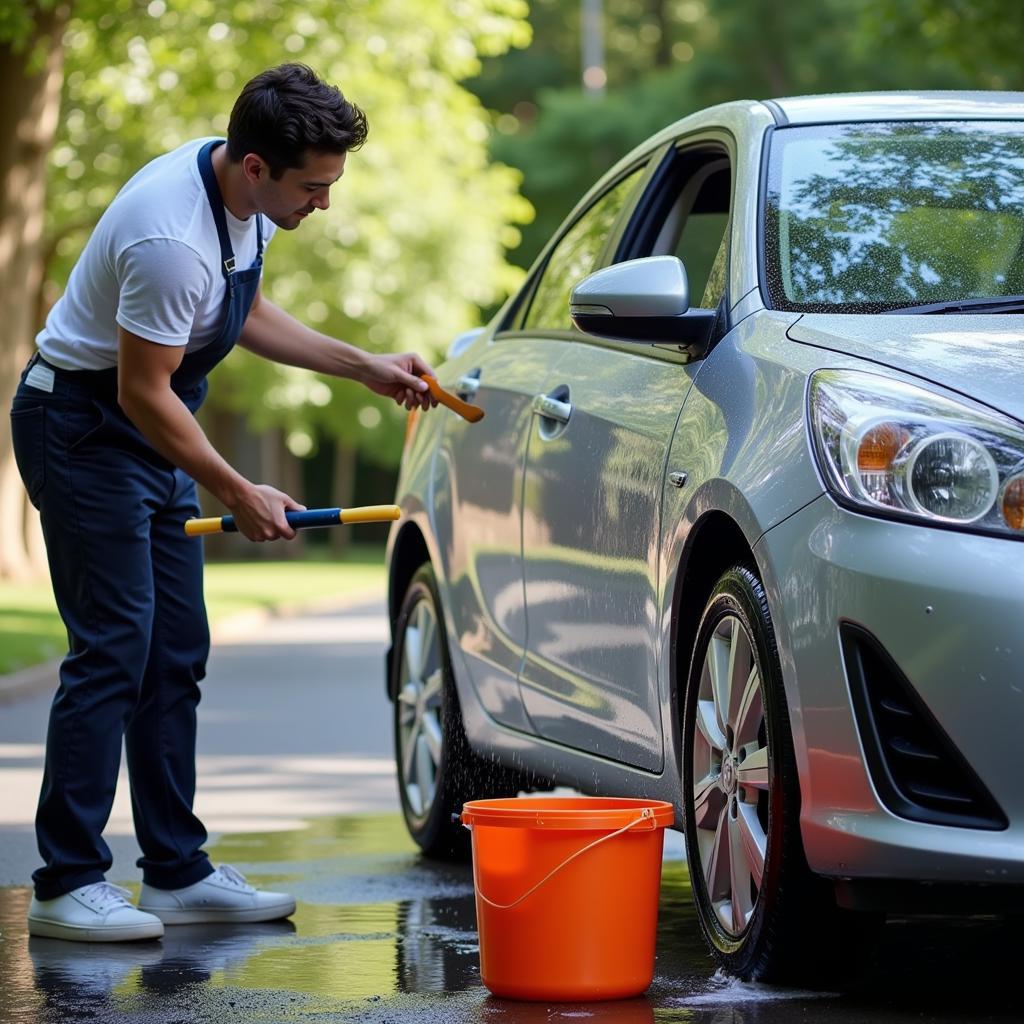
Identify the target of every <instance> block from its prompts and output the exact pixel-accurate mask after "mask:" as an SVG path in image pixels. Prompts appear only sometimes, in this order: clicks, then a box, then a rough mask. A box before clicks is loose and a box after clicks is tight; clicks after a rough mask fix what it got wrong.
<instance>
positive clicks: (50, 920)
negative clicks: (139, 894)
mask: <svg viewBox="0 0 1024 1024" xmlns="http://www.w3.org/2000/svg"><path fill="white" fill-rule="evenodd" d="M130 895H131V893H130V892H129V891H128V890H127V889H122V888H121V887H120V886H117V885H111V884H110V883H109V882H93V883H92V885H83V886H80V887H79V888H78V889H72V891H71V892H66V893H65V894H64V895H63V896H58V897H57V898H56V899H55V900H38V899H36V898H35V897H34V896H33V897H32V902H31V903H30V904H29V908H28V933H29V935H42V936H45V937H46V938H49V939H71V940H72V941H74V942H133V941H135V940H137V939H159V938H160V936H161V935H163V933H164V926H163V924H162V922H161V921H160V919H159V918H158V917H154V916H153V915H152V914H147V913H145V912H144V911H141V910H136V909H135V907H133V906H132V905H131V904H130V903H129V902H128V899H127V897H128V896H130Z"/></svg>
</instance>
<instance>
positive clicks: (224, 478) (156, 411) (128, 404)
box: [117, 327, 303, 540]
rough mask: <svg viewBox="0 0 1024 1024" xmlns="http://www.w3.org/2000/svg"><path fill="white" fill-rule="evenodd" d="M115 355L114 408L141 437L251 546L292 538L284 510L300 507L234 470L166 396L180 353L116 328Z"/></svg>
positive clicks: (177, 401)
mask: <svg viewBox="0 0 1024 1024" xmlns="http://www.w3.org/2000/svg"><path fill="white" fill-rule="evenodd" d="M118 352H119V354H118V374H117V378H118V386H117V400H118V404H119V405H120V406H121V408H122V409H123V410H124V412H125V415H126V416H127V417H128V418H129V419H130V420H131V421H132V422H133V423H134V424H135V426H136V427H138V428H139V431H140V432H141V433H142V435H143V437H145V438H146V440H147V441H149V443H150V444H151V445H152V446H153V447H154V448H155V449H156V450H157V451H158V452H159V453H160V454H161V455H163V456H164V458H166V459H167V460H169V461H170V462H172V463H173V464H174V465H175V466H178V467H179V468H180V469H183V470H184V471H185V472H186V473H188V475H189V476H190V477H192V479H193V480H195V481H196V482H197V483H199V484H202V486H203V487H205V488H206V489H207V490H208V491H209V492H210V493H211V494H212V495H213V496H214V497H215V498H217V499H218V500H219V501H220V502H222V503H223V504H224V505H225V506H226V507H227V508H228V509H229V510H230V511H231V512H232V513H233V514H234V516H235V519H236V521H237V522H238V526H239V529H240V530H241V531H242V533H243V534H245V536H246V537H248V538H249V539H250V540H275V539H277V538H278V537H286V538H291V537H294V536H295V531H294V530H293V529H292V528H291V527H290V526H289V525H288V522H287V520H286V519H285V515H284V513H285V509H300V508H302V507H303V506H302V505H300V504H299V503H298V502H296V501H294V500H293V499H292V498H290V497H289V496H288V495H287V494H284V493H283V492H281V491H278V490H276V489H275V488H273V487H268V486H267V485H265V484H253V483H251V482H250V481H249V480H247V479H246V478H245V477H244V476H242V474H241V473H239V472H238V471H237V470H235V469H233V468H232V467H231V466H230V465H229V464H228V463H227V461H226V460H225V459H224V458H223V457H222V456H221V455H220V454H219V453H218V452H217V451H216V449H215V448H214V447H213V445H212V444H210V441H209V439H208V438H207V436H206V434H204V433H203V430H202V427H200V426H199V424H198V423H197V422H196V420H195V418H194V417H193V415H192V414H191V413H190V412H189V410H188V409H187V408H186V407H185V405H184V403H183V402H182V401H181V399H180V398H179V397H178V396H177V395H176V394H175V393H174V392H173V391H172V390H171V374H172V373H174V371H175V370H176V369H177V368H178V367H179V366H180V365H181V361H182V358H183V357H184V353H185V350H184V347H178V346H171V345H158V344H156V343H154V342H152V341H147V340H146V339H145V338H140V337H139V336H138V335H137V334H132V333H131V332H130V331H126V330H125V329H124V328H123V327H118Z"/></svg>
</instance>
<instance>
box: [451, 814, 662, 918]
mask: <svg viewBox="0 0 1024 1024" xmlns="http://www.w3.org/2000/svg"><path fill="white" fill-rule="evenodd" d="M644 821H650V822H651V825H652V828H651V831H653V829H654V828H656V827H657V826H656V825H655V824H654V813H653V811H651V809H650V808H649V807H645V808H644V809H643V810H642V811H641V812H640V817H639V818H634V819H633V820H632V821H631V822H630V823H629V824H628V825H623V826H622V828H620V829H619V830H618V831H617V832H609V833H608V835H606V836H601V838H600V839H595V840H594V841H593V842H592V843H587V845H586V846H584V847H583V848H582V849H580V850H577V851H576V852H575V853H571V854H570V855H569V856H568V857H566V858H565V860H563V861H562V863H561V864H558V865H556V866H555V867H553V868H552V869H551V870H550V871H549V872H548V873H547V874H546V875H545V876H544V877H543V878H542V879H541V880H540V881H539V882H537V883H536V884H535V885H532V886H531V887H530V888H529V889H527V890H526V892H524V893H523V895H522V896H520V897H519V898H518V899H515V900H513V901H512V902H511V903H495V901H494V900H492V899H488V898H487V897H486V896H485V895H484V894H483V890H482V889H481V888H480V879H479V877H478V875H477V865H476V857H474V858H473V884H474V885H475V886H476V893H477V895H478V896H479V897H480V899H482V900H483V901H484V903H486V904H487V905H488V906H489V907H494V909H495V910H511V909H512V908H513V907H517V906H519V904H520V903H522V902H523V900H525V899H526V898H527V897H528V896H532V895H533V894H534V893H535V892H536V891H537V890H538V889H539V888H540V887H541V886H542V885H544V884H545V883H546V882H548V881H550V879H552V878H553V877H554V876H555V875H557V874H558V872H559V871H561V870H562V868H564V867H568V865H570V864H571V863H572V862H573V861H574V860H575V859H576V858H577V857H582V856H583V854H585V853H587V852H588V851H589V850H593V849H594V847H595V846H600V845H601V844H602V843H607V842H608V841H609V840H611V839H614V838H615V837H616V836H621V835H622V833H623V832H628V831H629V830H630V829H631V828H633V827H634V826H636V825H639V824H640V823H641V822H644ZM471 827H472V826H470V825H467V826H466V828H471Z"/></svg>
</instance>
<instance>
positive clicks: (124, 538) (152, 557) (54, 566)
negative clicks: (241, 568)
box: [11, 142, 263, 900]
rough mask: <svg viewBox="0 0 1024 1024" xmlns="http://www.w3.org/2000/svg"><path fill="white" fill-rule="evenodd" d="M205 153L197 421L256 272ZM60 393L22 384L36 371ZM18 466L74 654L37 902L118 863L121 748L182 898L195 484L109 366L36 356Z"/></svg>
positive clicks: (18, 438)
mask: <svg viewBox="0 0 1024 1024" xmlns="http://www.w3.org/2000/svg"><path fill="white" fill-rule="evenodd" d="M217 145H221V143H219V142H211V143H209V144H207V145H206V146H204V147H203V148H202V149H201V150H200V152H199V157H198V159H199V170H200V173H201V175H202V179H203V184H204V185H205V187H206V194H207V197H208V198H209V202H210V209H211V210H212V212H213V217H214V220H215V222H216V225H217V234H218V235H219V237H220V247H221V257H222V260H223V263H222V267H221V269H222V271H223V273H224V277H225V278H226V280H227V287H228V290H227V298H226V299H225V315H224V323H223V326H222V327H221V329H220V332H219V333H218V334H217V336H216V337H215V338H214V339H213V341H211V342H210V343H209V344H208V345H206V346H204V347H203V348H201V349H198V350H197V351H195V352H191V353H188V354H187V355H186V356H185V357H184V359H183V360H182V362H181V365H180V366H179V367H178V369H177V370H176V371H175V372H174V374H173V376H172V377H171V387H172V388H173V390H174V392H175V393H176V394H177V395H178V396H179V397H180V398H181V400H182V402H184V404H185V405H186V406H187V407H188V408H189V409H190V410H191V411H192V412H193V413H194V412H195V411H196V410H197V409H198V408H199V406H200V404H201V403H202V401H203V399H204V397H205V396H206V388H207V384H206V375H207V373H209V371H210V370H211V369H213V367H214V366H216V365H217V363H219V362H220V361H221V360H222V359H223V358H224V357H225V356H226V355H227V354H228V352H229V351H230V350H231V348H232V346H233V345H234V344H235V342H236V341H237V339H238V336H239V334H240V333H241V330H242V326H243V324H244V323H245V319H246V316H247V315H248V313H249V308H250V306H251V305H252V301H253V298H254V297H255V295H256V290H257V288H258V287H259V280H260V270H261V267H262V264H263V233H262V227H261V224H260V221H261V215H259V214H257V215H256V230H257V239H258V242H257V254H256V259H255V261H254V262H253V264H252V266H251V267H249V268H248V269H247V270H235V269H234V256H233V253H232V250H231V243H230V240H229V237H228V231H227V224H226V222H225V217H224V204H223V201H222V199H221V195H220V189H219V188H218V186H217V179H216V177H215V175H214V173H213V165H212V163H211V160H210V154H211V152H212V150H213V148H214V147H215V146H217ZM37 364H38V365H42V366H44V367H49V368H50V369H51V370H53V373H54V382H53V391H52V392H48V391H45V390H42V389H40V388H37V387H33V386H32V384H30V383H27V382H26V377H27V376H28V372H29V370H30V369H31V367H32V366H34V365H37ZM11 427H12V435H13V443H14V453H15V458H16V459H17V463H18V469H19V471H20V473H21V476H22V479H23V480H24V482H25V486H26V488H27V490H28V494H29V498H30V499H31V501H32V503H33V504H34V505H35V506H36V508H38V509H39V511H40V513H41V519H42V528H43V536H44V539H45V541H46V552H47V558H48V560H49V565H50V576H51V579H52V582H53V590H54V595H55V596H56V599H57V605H58V607H59V609H60V613H61V617H62V618H63V620H64V624H65V625H66V626H67V631H68V654H67V656H66V658H65V659H64V662H63V664H62V665H61V668H60V686H59V688H58V690H57V695H56V697H55V698H54V701H53V706H52V708H51V710H50V724H49V730H48V733H47V738H46V766H45V771H44V775H43V787H42V792H41V794H40V799H39V809H38V812H37V815H36V836H37V839H38V843H39V852H40V854H42V857H43V860H44V862H45V866H44V867H42V868H40V869H39V870H38V871H36V872H35V874H34V875H33V876H32V877H33V880H34V881H35V887H36V895H37V896H38V898H39V899H42V900H46V899H54V898H55V897H57V896H60V895H61V894H63V893H65V892H70V891H71V890H72V889H76V888H78V887H79V886H82V885H88V884H89V883H91V882H98V881H100V880H102V878H103V876H104V873H105V872H106V871H107V870H109V868H110V864H111V855H110V849H109V847H108V846H107V844H106V843H105V842H104V841H103V839H102V835H101V833H102V832H103V829H104V828H105V826H106V823H107V819H108V818H109V817H110V809H111V805H112V803H113V799H114V789H115V786H116V783H117V774H118V769H119V766H120V761H121V739H122V737H124V741H125V749H126V751H127V756H128V773H129V778H130V781H131V797H132V814H133V817H134V820H135V832H136V836H137V837H138V841H139V846H140V848H141V850H142V853H143V856H142V857H141V858H140V860H139V861H138V865H139V867H140V868H142V871H143V878H144V880H145V881H146V882H148V883H149V884H150V885H153V886H156V887H158V888H162V889H176V888H180V887H182V886H186V885H191V884H192V883H194V882H198V881H199V880H200V879H202V878H205V877H206V875H208V874H209V873H210V872H211V871H212V870H213V868H212V866H211V865H210V862H209V860H208V858H207V856H206V854H205V853H204V852H203V850H202V845H203V843H204V842H205V841H206V830H205V829H204V828H203V825H202V822H200V821H199V819H198V818H197V817H196V816H195V815H194V814H193V813H192V801H193V798H194V796H195V784H196V774H195V748H196V706H197V705H198V703H199V696H200V693H199V686H198V683H199V681H200V680H201V679H202V678H203V676H204V675H205V673H206V657H207V654H208V653H209V646H210V636H209V629H208V626H207V622H206V609H205V607H204V604H203V552H202V541H201V540H197V539H195V538H191V537H186V536H185V533H184V530H183V523H184V522H185V520H186V519H189V518H190V517H192V516H196V515H198V514H199V503H198V501H197V498H196V485H195V483H194V482H193V481H192V480H191V479H190V478H189V477H188V476H187V475H186V474H185V473H184V472H182V471H181V470H180V469H177V468H175V467H174V466H173V465H171V463H170V462H168V461H167V460H166V459H164V458H163V457H162V456H161V455H159V454H158V453H157V452H156V451H155V450H154V449H153V447H152V446H151V445H150V444H149V443H148V442H147V441H146V439H145V438H144V437H143V436H142V434H141V433H139V431H138V429H137V428H136V427H135V425H134V424H133V423H132V422H131V421H130V420H129V419H128V418H127V417H126V416H125V414H124V413H123V412H122V411H121V408H120V407H119V405H118V403H117V368H116V367H112V368H110V369H108V370H61V369H57V368H55V367H52V366H49V364H48V363H46V361H45V360H43V359H42V358H41V357H40V356H39V355H38V354H37V355H35V356H33V358H32V360H31V361H30V362H29V366H28V367H26V370H25V373H24V374H23V375H22V378H21V384H20V386H19V388H18V391H17V393H16V395H15V398H14V404H13V406H12V409H11Z"/></svg>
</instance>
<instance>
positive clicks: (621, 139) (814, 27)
mask: <svg viewBox="0 0 1024 1024" xmlns="http://www.w3.org/2000/svg"><path fill="white" fill-rule="evenodd" d="M972 4H973V0H971V4H968V3H966V0H965V2H963V3H958V4H953V5H951V6H952V7H953V8H956V9H959V8H963V9H964V10H965V11H966V9H967V8H968V7H970V6H971V5H972ZM948 6H950V5H948V4H947V3H946V2H945V0H941V2H940V0H910V2H909V3H908V4H902V2H901V0H790V2H789V3H787V4H782V5H780V4H777V3H774V2H772V0H718V2H716V3H714V4H712V3H710V2H708V0H665V2H660V0H605V51H606V68H607V77H608V87H607V90H606V92H605V94H604V96H603V97H600V98H597V97H595V96H593V95H589V94H585V93H584V92H583V90H582V88H581V86H580V61H579V38H578V36H579V19H578V13H579V0H536V2H535V3H534V5H533V6H532V8H531V21H533V24H534V37H533V42H532V44H531V45H530V46H529V47H528V48H526V49H525V50H522V51H518V52H514V53H510V54H508V55H507V56H505V57H502V58H501V59H500V60H493V61H485V62H484V65H483V68H482V72H481V74H480V76H479V77H478V78H476V79H474V80H473V81H472V82H470V87H471V88H473V89H474V90H475V91H476V92H477V94H478V95H479V96H480V97H481V99H482V100H483V102H484V103H485V104H487V105H488V106H489V107H491V108H492V109H493V110H494V111H495V113H496V117H495V123H496V126H497V128H498V132H497V133H496V135H495V137H494V142H493V145H492V149H493V152H494V154H495V156H496V157H497V158H498V159H499V160H501V161H503V162H505V163H507V164H509V165H511V166H513V167H518V168H519V169H521V170H522V172H523V194H524V195H525V196H526V198H527V199H529V200H530V202H531V203H532V204H533V206H534V207H535V209H536V211H537V216H536V219H535V220H534V221H533V222H532V223H531V224H530V225H529V226H528V227H527V228H526V229H525V230H524V232H523V241H522V244H521V245H520V247H519V248H518V249H516V250H514V252H513V253H512V258H513V259H514V260H515V262H517V263H518V264H519V265H520V266H523V267H525V266H528V265H529V264H530V263H531V262H532V261H533V259H534V257H535V256H536V255H537V253H538V251H539V249H540V248H541V246H542V245H543V244H544V242H546V241H547V239H548V238H549V237H550V236H551V234H552V232H553V231H554V230H555V229H556V228H557V226H558V224H559V223H560V222H561V220H562V219H563V218H564V217H565V215H566V214H567V213H568V212H569V210H570V209H571V208H572V206H573V205H574V204H575V202H576V201H577V200H578V199H579V198H580V197H581V196H582V194H583V193H584V192H585V191H586V189H587V188H588V187H589V186H590V185H591V184H593V182H594V181H595V180H596V179H597V178H598V177H599V176H600V174H602V173H603V172H604V171H606V170H607V169H608V168H609V167H610V166H611V165H612V164H613V163H614V162H615V161H616V160H617V159H619V157H621V156H623V155H624V154H625V153H627V152H628V151H629V150H630V149H631V148H633V147H634V146H635V145H637V144H638V143H639V142H641V141H643V139H645V138H646V137H647V136H648V135H650V134H651V133H652V132H654V131H656V130H657V129H659V128H662V127H664V126H666V125H668V124H671V123H672V122H673V121H676V120H678V119H679V118H682V117H685V116H686V115H687V114H690V113H692V112H693V111H695V110H699V109H701V108H703V107H707V106H710V105H712V104H715V103H722V102H726V101H729V100H737V99H761V98H768V97H775V96H787V95H800V94H805V93H826V92H844V91H861V90H870V89H922V88H967V87H970V86H971V85H972V84H973V85H977V86H982V87H992V85H994V84H995V80H994V79H992V78H991V77H988V78H986V77H984V76H982V75H981V71H980V69H981V68H982V67H983V66H984V64H985V61H986V60H987V56H988V54H987V51H986V49H985V47H983V46H981V47H979V46H977V45H976V37H975V36H973V35H967V34H965V33H961V34H960V35H959V36H958V35H957V33H956V31H955V30H954V29H952V28H951V29H950V32H949V34H948V37H943V39H942V41H941V45H940V41H939V40H935V41H932V40H930V39H928V38H921V39H920V40H919V42H917V43H915V45H913V46H908V45H907V40H908V39H916V38H917V37H918V36H919V35H921V33H922V32H924V31H925V29H923V28H922V27H921V25H920V24H918V23H916V22H915V23H914V24H913V26H912V30H911V26H910V24H909V23H910V22H911V21H913V17H914V16H913V15H906V14H905V15H900V18H899V21H898V22H894V19H895V17H896V12H897V10H898V9H901V8H906V9H907V10H910V9H919V10H921V11H924V10H935V11H941V10H943V9H945V8H946V7H948ZM982 6H985V7H989V8H996V7H998V8H1000V9H1001V10H1004V11H1005V12H1006V13H1007V16H1008V20H1009V22H1010V23H1011V31H1010V36H1011V37H1012V38H1013V39H1015V40H1016V39H1019V38H1020V37H1021V35H1022V34H1024V32H1022V31H1020V30H1018V29H1014V28H1012V25H1013V24H1017V25H1019V23H1020V22H1021V19H1022V17H1024V15H1022V14H1021V11H1020V10H1019V9H1018V8H1016V7H1013V8H1011V4H1010V3H1009V2H1008V0H982ZM990 14H991V15H992V19H993V20H992V22H990V25H991V24H999V20H998V19H997V18H995V16H994V14H992V12H991V11H990ZM943 17H944V18H945V19H946V20H945V22H944V24H945V23H948V22H949V14H948V12H947V13H946V14H945V15H943ZM963 17H964V18H966V17H967V15H966V14H964V15H963ZM894 23H898V24H902V25H903V28H897V29H892V28H891V25H892V24H894ZM966 24H967V23H966V22H963V23H962V24H961V29H963V28H964V27H965V25H966ZM971 24H973V21H972V22H971ZM559 25H561V26H562V28H561V30H559V29H558V26H559ZM991 32H992V30H990V32H989V34H991ZM1015 32H1016V34H1014V33H1015ZM1012 50H1013V44H1009V45H1007V44H1005V43H1004V44H1002V45H1001V52H1006V53H1009V52H1011V51H1012ZM969 54H973V57H970V56H969ZM961 58H962V59H961Z"/></svg>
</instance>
